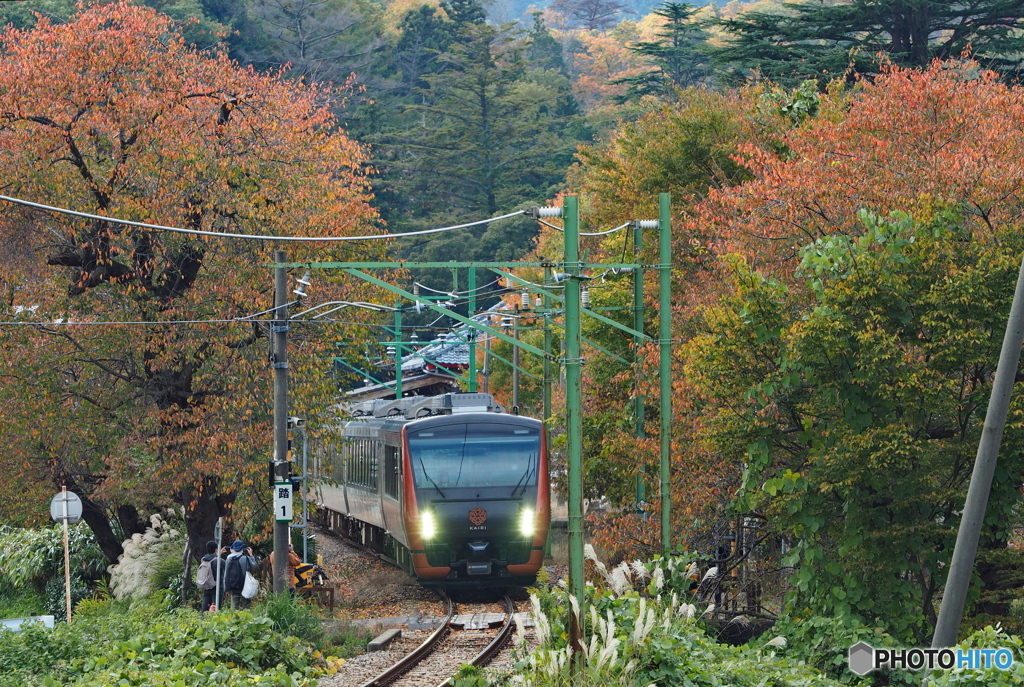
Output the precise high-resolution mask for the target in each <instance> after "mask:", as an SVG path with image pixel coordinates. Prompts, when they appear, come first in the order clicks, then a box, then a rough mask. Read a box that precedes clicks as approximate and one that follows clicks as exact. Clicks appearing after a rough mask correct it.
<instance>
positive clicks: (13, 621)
mask: <svg viewBox="0 0 1024 687" xmlns="http://www.w3.org/2000/svg"><path fill="white" fill-rule="evenodd" d="M26 623H40V624H41V625H43V627H47V628H49V629H51V630H52V629H53V616H52V615H34V616H32V617H31V618H10V619H8V620H0V627H6V628H7V629H8V630H14V631H15V632H17V631H18V630H20V629H21V626H22V625H24V624H26Z"/></svg>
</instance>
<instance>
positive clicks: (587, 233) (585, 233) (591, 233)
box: [0, 196, 632, 236]
mask: <svg viewBox="0 0 1024 687" xmlns="http://www.w3.org/2000/svg"><path fill="white" fill-rule="evenodd" d="M0 198H3V196H0ZM537 221H538V222H540V223H541V224H543V225H544V226H545V227H551V228H552V229H554V230H556V231H561V232H563V233H564V232H565V229H563V228H562V227H556V226H555V225H554V224H551V223H549V222H545V221H544V220H542V219H540V218H537ZM630 224H632V222H626V223H625V224H623V225H620V226H617V227H615V228H614V229H608V230H607V231H581V232H580V236H604V235H606V234H614V233H615V232H617V231H620V230H622V229H625V228H626V227H628V226H629V225H630Z"/></svg>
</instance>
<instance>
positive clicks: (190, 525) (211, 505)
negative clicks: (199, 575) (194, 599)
mask: <svg viewBox="0 0 1024 687" xmlns="http://www.w3.org/2000/svg"><path fill="white" fill-rule="evenodd" d="M219 486H220V479H219V478H217V477H213V476H207V477H205V478H203V481H202V482H200V483H199V484H198V485H196V486H194V487H192V488H191V489H188V490H184V491H182V492H180V493H179V499H178V501H179V503H181V505H183V506H184V507H185V532H186V535H187V536H188V546H189V553H190V554H191V556H192V558H194V559H195V560H197V561H198V560H199V559H200V558H202V557H203V556H205V555H206V542H208V541H213V539H214V536H213V530H214V528H215V527H216V526H217V518H220V517H224V518H227V517H230V515H231V504H232V503H233V502H234V500H235V496H234V492H233V491H232V492H228V493H218V491H219ZM227 543H229V544H230V542H227Z"/></svg>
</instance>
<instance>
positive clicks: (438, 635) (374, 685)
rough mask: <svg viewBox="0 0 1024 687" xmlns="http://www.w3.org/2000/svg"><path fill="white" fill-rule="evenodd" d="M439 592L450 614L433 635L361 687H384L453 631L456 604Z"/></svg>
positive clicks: (420, 659)
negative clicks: (452, 622) (446, 603)
mask: <svg viewBox="0 0 1024 687" xmlns="http://www.w3.org/2000/svg"><path fill="white" fill-rule="evenodd" d="M438 594H439V595H440V596H441V598H442V599H444V600H445V601H446V602H448V615H446V616H445V619H444V622H442V623H441V626H440V627H439V628H437V629H436V630H434V632H433V633H431V635H430V636H429V637H427V638H426V640H424V642H423V643H422V644H420V645H419V646H418V647H416V648H415V649H413V650H412V651H410V652H409V653H408V654H406V655H405V657H404V658H402V660H400V661H398V662H396V663H395V664H394V665H392V666H391V667H390V668H388V669H387V670H385V671H384V672H383V673H381V674H380V675H378V676H377V677H375V678H373V679H372V680H369V681H368V682H364V683H363V684H362V685H360V686H359V687H382V686H383V685H386V684H388V683H390V682H392V681H393V680H396V679H398V678H399V677H400V676H401V675H402V674H403V673H405V672H406V671H408V670H409V669H411V668H412V667H413V666H415V665H416V664H417V663H419V662H420V661H422V660H423V658H424V657H425V656H427V655H428V654H429V653H430V652H431V651H433V650H434V647H435V646H437V643H438V642H440V641H441V640H442V639H443V638H444V637H445V635H447V634H448V633H449V632H450V631H451V621H452V618H453V617H455V606H454V605H453V604H452V600H451V598H449V596H448V595H447V594H445V593H444V592H438Z"/></svg>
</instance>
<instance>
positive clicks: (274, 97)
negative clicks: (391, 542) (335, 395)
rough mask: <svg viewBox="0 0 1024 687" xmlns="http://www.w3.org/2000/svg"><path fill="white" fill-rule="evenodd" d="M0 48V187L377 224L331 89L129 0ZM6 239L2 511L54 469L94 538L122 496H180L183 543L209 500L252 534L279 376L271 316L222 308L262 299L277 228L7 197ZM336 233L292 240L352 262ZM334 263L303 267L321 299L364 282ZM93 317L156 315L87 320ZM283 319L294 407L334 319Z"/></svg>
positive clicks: (116, 203)
mask: <svg viewBox="0 0 1024 687" xmlns="http://www.w3.org/2000/svg"><path fill="white" fill-rule="evenodd" d="M0 44H2V48H0V55H2V57H0V177H2V178H3V179H4V180H5V186H4V193H5V194H7V195H11V196H17V197H20V198H24V199H28V200H32V201H36V202H41V203H45V204H48V205H55V206H60V207H67V208H72V209H75V210H80V211H84V212H88V213H92V214H98V215H108V216H113V217H119V218H123V219H130V220H136V221H141V222H148V223H156V224H161V225H170V226H179V227H186V228H189V229H195V230H202V231H216V232H228V233H236V234H259V235H281V236H285V235H304V236H344V235H350V234H359V233H362V234H365V233H376V231H374V225H375V224H376V214H375V212H374V211H373V210H372V208H371V207H370V206H369V203H368V201H369V199H370V197H371V195H370V190H369V184H368V182H367V178H366V161H367V157H366V151H365V150H364V149H363V148H362V146H360V145H359V144H357V143H356V142H354V141H352V140H351V139H349V138H348V137H347V136H345V135H344V133H342V132H341V131H340V130H339V129H338V127H337V124H336V122H335V120H334V118H333V116H332V114H331V112H330V109H329V105H330V104H331V102H332V100H334V99H336V98H337V97H339V96H340V95H342V94H339V93H338V92H335V91H332V90H330V89H328V88H324V87H318V86H315V85H312V86H309V85H300V84H297V83H295V82H294V81H286V80H282V79H280V78H278V77H277V76H274V75H261V74H257V73H255V72H253V71H252V70H248V69H243V68H240V67H238V66H237V65H236V64H233V63H232V62H231V61H230V60H228V58H227V57H226V56H225V55H223V54H208V53H197V52H195V51H194V50H192V49H190V48H188V47H187V46H186V45H185V43H184V42H183V41H182V39H181V38H180V36H178V35H176V34H175V33H174V32H173V29H172V25H171V23H170V21H169V20H168V19H167V18H166V17H163V16H161V15H159V14H158V13H156V12H155V11H153V10H151V9H147V8H143V7H136V6H132V5H130V4H128V3H118V4H108V5H102V6H95V7H91V8H87V9H85V10H83V11H82V13H81V14H80V16H79V17H78V18H77V19H76V20H75V21H72V22H70V23H68V24H62V25H54V24H51V23H49V22H48V21H47V20H45V19H41V20H40V22H39V24H38V25H37V26H36V27H35V28H34V29H31V30H26V31H18V30H14V29H8V30H7V31H6V32H5V33H4V34H3V35H2V36H0ZM378 243H379V242H378ZM0 245H2V246H4V248H3V249H2V253H0V263H2V264H3V269H2V270H0V273H2V274H3V277H2V288H3V296H4V302H5V310H4V319H5V320H7V321H31V322H34V323H36V326H33V327H24V326H19V327H12V326H6V327H3V328H2V329H0V337H2V345H3V346H4V348H5V350H7V351H9V352H11V355H9V356H7V357H6V358H5V359H4V360H3V362H2V363H0V376H2V378H3V379H4V389H5V395H6V401H5V413H4V415H3V417H2V418H0V438H2V440H3V442H4V445H5V447H6V449H7V450H6V451H5V454H4V458H3V461H4V463H3V464H4V467H5V469H6V470H7V474H8V475H13V476H16V479H17V481H16V482H13V483H12V482H10V481H8V482H5V486H4V487H3V490H4V492H3V499H0V502H2V504H3V505H2V506H0V508H2V509H3V517H4V519H10V520H12V521H19V522H22V521H23V522H32V521H35V520H38V519H39V518H40V517H45V501H44V502H42V503H40V499H41V498H44V496H45V494H47V493H49V492H51V491H52V490H53V489H54V488H55V487H56V486H57V485H58V484H59V483H61V482H67V483H68V484H69V485H72V486H73V487H74V488H75V490H76V491H79V493H81V494H82V495H83V497H85V498H87V499H89V501H90V502H94V503H95V504H96V505H97V512H96V513H93V514H91V515H90V513H89V511H88V509H87V517H86V519H87V521H88V522H89V524H90V525H91V526H93V529H94V530H96V531H97V534H98V535H100V539H101V544H104V551H105V552H106V553H107V554H108V556H109V555H112V552H113V553H116V549H117V548H118V546H116V542H114V544H111V543H110V542H104V541H103V538H104V536H103V535H102V534H101V532H100V531H101V530H103V529H104V527H105V526H107V527H109V524H108V523H104V522H103V519H104V518H105V517H106V514H107V513H109V512H111V511H112V510H116V509H125V508H127V509H129V510H135V511H137V512H139V513H143V514H145V513H147V512H152V510H153V509H154V508H157V507H162V506H168V505H178V506H182V507H184V509H185V518H186V524H187V525H188V530H189V534H190V541H192V542H193V543H194V544H195V546H194V550H195V549H197V548H198V547H199V546H201V545H202V544H203V543H204V541H205V539H206V538H208V535H209V533H210V532H212V522H213V521H214V520H215V519H216V517H217V516H218V515H231V514H232V513H233V512H234V514H235V515H237V516H239V518H240V519H239V520H237V521H236V528H237V529H239V530H242V529H245V528H246V527H248V530H249V531H250V532H252V533H253V534H258V533H259V532H260V531H261V530H262V529H263V528H264V524H263V522H264V520H265V518H264V517H263V516H260V515H259V511H260V509H261V508H264V507H265V505H266V504H265V502H266V501H267V500H268V498H269V494H265V493H264V491H266V490H265V489H264V488H263V484H264V482H265V466H266V463H265V461H266V460H267V458H268V457H269V456H270V453H271V445H270V444H271V432H270V424H269V423H270V417H269V409H270V398H271V379H272V374H271V372H270V370H269V368H268V366H267V350H268V338H267V329H266V326H265V324H257V323H255V322H247V321H238V320H237V319H236V318H239V317H244V316H246V315H249V314H252V313H257V312H259V311H263V310H266V309H267V308H268V307H269V306H270V305H272V298H273V294H272V288H273V287H272V284H273V282H272V277H271V270H270V269H269V267H268V265H269V263H271V262H272V259H273V249H274V248H275V246H274V245H273V243H272V242H269V241H248V240H246V241H243V240H236V239H224V238H216V237H210V236H193V235H183V234H179V233H168V232H159V231H152V230H144V229H139V228H133V227H125V226H123V225H118V224H114V223H110V222H104V221H98V220H89V219H80V218H75V217H69V216H65V215H53V214H49V213H42V212H39V211H35V210H30V209H27V208H23V207H19V206H12V205H8V204H6V203H5V204H3V206H2V207H0ZM325 245H326V246H328V247H327V248H325V247H324V246H325ZM348 245H351V244H337V243H335V244H291V245H289V246H288V248H289V258H290V259H293V260H314V259H345V258H346V257H348V256H351V255H353V252H352V249H351V248H347V247H345V246H348ZM380 251H381V247H380V246H379V245H374V246H373V247H366V246H361V247H360V249H359V253H358V254H359V255H360V256H377V255H380ZM329 281H330V280H329V279H328V278H327V277H321V276H320V275H318V284H317V291H318V292H317V296H319V297H322V298H325V299H327V298H330V297H335V298H346V297H347V298H356V297H358V298H360V299H365V298H367V295H366V294H365V293H363V294H361V295H357V293H356V292H354V289H355V288H357V287H353V286H352V285H351V284H343V283H340V282H339V283H336V284H331V283H329ZM183 321H184V322H192V324H185V323H181V324H179V323H180V322H183ZM65 322H74V323H77V324H76V325H75V326H68V325H66V324H62V323H65ZM104 322H139V323H149V324H143V325H109V324H108V325H103V324H90V323H104ZM293 329H294V330H297V331H295V336H294V347H293V349H294V350H293V351H292V352H291V355H292V356H293V362H292V371H293V379H294V380H295V382H296V389H297V395H296V397H295V402H294V405H295V406H297V407H298V408H299V409H302V408H303V406H304V404H305V407H306V408H315V407H319V405H321V404H322V403H323V400H324V399H325V398H326V397H328V394H329V393H330V389H329V387H328V385H327V384H326V382H325V379H324V373H325V372H326V370H325V368H326V367H327V365H326V364H325V363H324V362H323V360H324V358H323V357H319V356H321V355H322V353H323V351H324V349H325V348H326V347H327V345H328V344H329V341H330V338H331V337H330V336H325V337H318V336H317V334H321V333H327V332H326V331H325V330H324V329H322V328H318V329H316V330H303V329H301V328H299V327H295V328H293ZM318 399H319V400H318ZM25 485H30V486H29V487H28V488H26V486H25ZM236 500H237V501H238V502H239V504H240V506H241V507H240V508H234V510H233V509H232V506H233V505H234V504H235V502H236ZM250 516H251V517H253V518H255V519H253V520H252V522H251V523H250V524H249V525H246V524H245V523H246V521H247V518H249V517H250ZM90 517H92V518H93V520H90V519H89V518H90ZM107 534H108V535H110V536H112V533H109V532H108V533H107Z"/></svg>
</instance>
